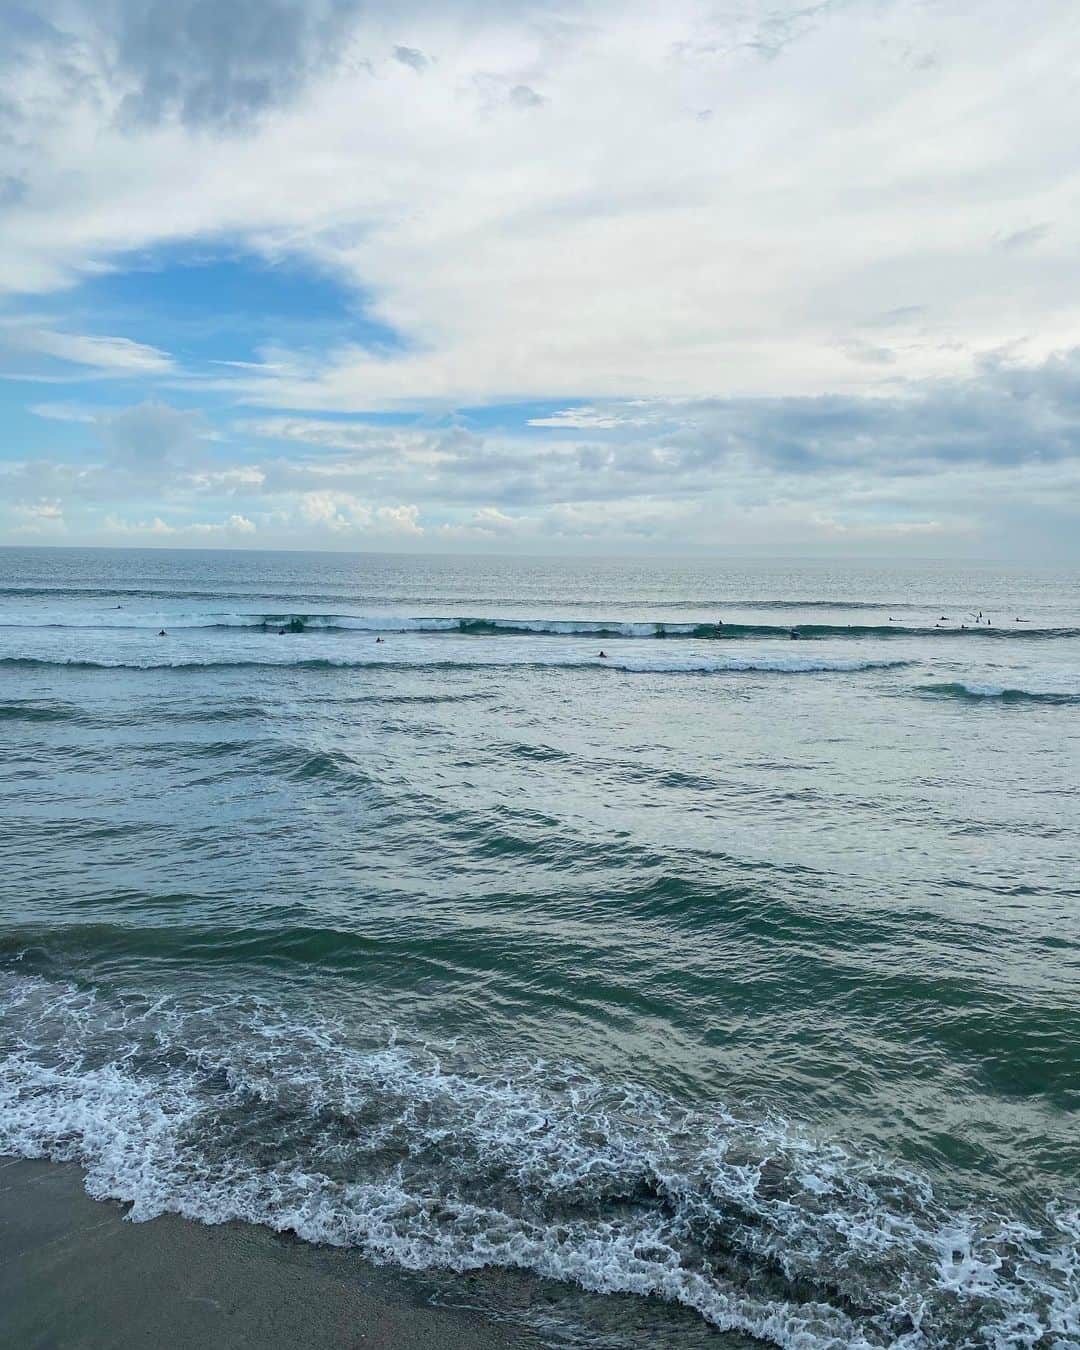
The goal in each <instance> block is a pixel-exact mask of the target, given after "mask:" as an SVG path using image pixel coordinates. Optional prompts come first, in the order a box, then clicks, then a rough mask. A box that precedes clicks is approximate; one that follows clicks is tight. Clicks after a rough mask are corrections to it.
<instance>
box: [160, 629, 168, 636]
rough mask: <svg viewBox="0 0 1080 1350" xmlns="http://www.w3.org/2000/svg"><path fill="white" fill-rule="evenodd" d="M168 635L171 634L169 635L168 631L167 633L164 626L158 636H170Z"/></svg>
mask: <svg viewBox="0 0 1080 1350" xmlns="http://www.w3.org/2000/svg"><path fill="white" fill-rule="evenodd" d="M168 636H169V635H168V633H166V631H165V629H164V628H163V629H162V630H161V632H160V633H159V634H158V637H168Z"/></svg>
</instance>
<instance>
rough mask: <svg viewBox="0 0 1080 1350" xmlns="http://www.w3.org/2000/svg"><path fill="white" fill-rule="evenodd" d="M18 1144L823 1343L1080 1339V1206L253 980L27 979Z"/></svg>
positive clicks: (289, 1227) (475, 1265) (430, 1261)
mask: <svg viewBox="0 0 1080 1350" xmlns="http://www.w3.org/2000/svg"><path fill="white" fill-rule="evenodd" d="M0 989H2V992H3V995H4V999H3V1001H4V1005H5V1021H4V1028H5V1029H4V1039H3V1042H2V1044H0V1055H2V1058H0V1064H2V1073H0V1151H3V1152H7V1153H9V1154H17V1155H21V1156H25V1157H45V1158H51V1159H54V1160H68V1161H74V1162H77V1163H79V1164H80V1165H81V1166H82V1167H83V1168H85V1170H86V1187H87V1190H88V1191H89V1192H90V1194H91V1195H93V1196H96V1197H98V1198H106V1197H111V1198H114V1199H117V1200H121V1201H124V1202H126V1203H128V1204H130V1205H131V1212H130V1217H131V1218H132V1219H133V1220H135V1221H142V1220H146V1219H151V1218H153V1217H155V1216H156V1215H159V1214H162V1213H167V1212H173V1213H177V1214H181V1215H184V1216H186V1217H187V1218H189V1219H193V1220H198V1221H201V1222H204V1223H211V1224H214V1223H224V1222H228V1221H230V1220H246V1221H249V1222H253V1223H260V1224H265V1225H268V1226H270V1227H271V1228H273V1229H276V1230H278V1231H287V1232H292V1233H295V1234H296V1235H298V1236H299V1237H300V1238H302V1239H305V1240H307V1241H310V1242H320V1243H330V1244H333V1245H336V1246H342V1247H353V1248H356V1249H358V1250H359V1251H361V1252H362V1253H364V1254H365V1255H366V1256H367V1257H369V1258H371V1259H373V1260H375V1261H379V1262H384V1263H395V1264H398V1265H401V1266H405V1267H408V1268H412V1269H430V1268H441V1269H449V1270H453V1271H469V1270H475V1269H479V1268H481V1267H484V1266H502V1267H509V1268H517V1269H521V1270H525V1271H530V1272H534V1273H536V1274H538V1275H541V1276H545V1277H548V1278H551V1279H554V1280H560V1281H564V1282H568V1283H574V1284H577V1285H579V1286H581V1287H582V1288H584V1289H586V1290H590V1291H593V1292H595V1293H598V1294H607V1293H625V1294H636V1295H640V1296H643V1297H653V1298H658V1299H662V1300H665V1301H668V1302H671V1303H675V1304H681V1305H684V1306H685V1307H687V1308H690V1309H692V1310H694V1311H696V1312H697V1313H698V1314H700V1316H701V1317H702V1318H704V1319H705V1320H706V1321H707V1322H708V1323H710V1324H711V1325H713V1326H714V1327H716V1328H719V1329H723V1330H733V1331H739V1332H743V1333H746V1334H748V1335H750V1336H754V1337H757V1338H759V1339H761V1340H763V1341H766V1342H768V1343H770V1344H773V1345H777V1346H784V1347H791V1348H792V1350H795V1348H796V1347H798V1350H825V1348H826V1347H828V1348H829V1350H836V1348H837V1347H840V1346H845V1347H862V1348H863V1350H870V1348H871V1347H894V1348H899V1347H903V1348H904V1350H935V1348H937V1347H941V1348H942V1350H944V1347H949V1346H955V1345H967V1346H988V1347H998V1348H999V1350H1005V1347H1013V1346H1017V1345H1028V1346H1035V1345H1037V1344H1038V1345H1046V1346H1048V1347H1050V1346H1058V1347H1064V1346H1065V1345H1067V1344H1075V1338H1076V1336H1077V1335H1080V1256H1078V1247H1077V1243H1078V1239H1080V1214H1078V1213H1077V1212H1076V1210H1075V1209H1073V1208H1071V1207H1070V1206H1069V1205H1067V1204H1066V1203H1064V1202H1060V1203H1059V1202H1055V1203H1051V1204H1050V1205H1049V1207H1048V1208H1047V1209H1046V1210H1045V1212H1044V1213H1042V1214H1041V1215H1038V1216H1034V1217H1032V1216H1023V1217H1022V1216H1018V1215H1012V1216H1003V1215H1000V1214H995V1213H989V1212H985V1211H983V1210H979V1209H978V1208H975V1207H971V1206H968V1205H966V1204H964V1203H963V1202H961V1201H959V1200H956V1199H953V1200H949V1199H945V1198H943V1197H941V1196H939V1195H938V1194H937V1193H936V1192H935V1189H934V1187H933V1186H932V1185H931V1183H930V1182H929V1180H928V1179H927V1178H925V1177H923V1176H920V1175H918V1174H916V1173H914V1172H912V1171H910V1170H908V1169H906V1168H904V1167H902V1166H899V1165H897V1164H895V1163H892V1162H890V1161H888V1160H887V1159H883V1158H880V1157H877V1156H873V1155H870V1154H868V1153H860V1151H859V1150H858V1149H853V1148H847V1147H843V1146H841V1145H839V1144H835V1143H829V1142H822V1141H820V1140H817V1139H814V1138H812V1137H810V1136H809V1135H808V1134H807V1133H805V1132H803V1131H799V1130H797V1129H793V1128H791V1127H790V1126H789V1125H788V1124H786V1123H785V1122H783V1121H781V1120H778V1119H753V1118H747V1117H745V1116H744V1115H741V1114H739V1113H738V1112H733V1111H730V1110H728V1109H727V1108H725V1107H724V1106H722V1105H720V1104H718V1103H713V1104H681V1103H678V1102H676V1101H674V1100H673V1099H671V1098H669V1097H666V1096H665V1095H663V1094H661V1093H658V1092H655V1091H651V1090H649V1089H646V1088H644V1087H642V1086H639V1085H636V1084H634V1083H630V1082H621V1083H605V1082H603V1081H601V1080H599V1079H597V1078H596V1077H595V1076H593V1075H590V1074H589V1073H586V1072H584V1071H583V1070H581V1069H579V1068H576V1067H575V1066H574V1065H572V1064H567V1063H550V1062H523V1061H518V1062H505V1061H503V1062H495V1061H493V1060H492V1059H490V1057H489V1056H488V1055H487V1054H486V1053H485V1052H484V1049H483V1047H467V1048H464V1049H462V1048H460V1047H458V1048H453V1047H443V1048H441V1049H439V1050H433V1049H432V1048H430V1047H429V1046H424V1045H421V1044H418V1043H413V1042H411V1041H409V1040H408V1039H407V1038H404V1037H395V1036H393V1035H390V1036H381V1037H380V1036H369V1037H367V1038H366V1039H365V1040H363V1041H362V1042H358V1041H357V1039H356V1033H355V1031H352V1030H350V1029H349V1028H348V1027H345V1026H343V1025H339V1024H337V1023H335V1021H334V1020H333V1019H332V1018H329V1017H327V1016H325V1015H323V1014H320V1013H317V1012H314V1011H307V1010H305V1011H304V1013H303V1015H302V1016H298V1015H297V1014H296V1013H294V1014H292V1015H286V1014H285V1013H283V1012H282V1010H281V1009H279V1008H277V1007H275V1006H274V1005H271V1004H269V1003H267V1002H266V1001H264V1000H259V999H257V998H255V997H253V996H248V997H237V998H235V999H233V1000H231V1001H228V1002H225V1003H221V1002H218V1003H209V1002H201V1003H200V1002H198V1001H193V1000H192V999H191V998H190V996H189V997H185V998H183V999H169V998H160V999H157V1000H156V1001H153V1002H151V1001H150V1000H147V999H143V998H134V997H130V996H129V997H127V998H124V997H122V996H119V995H105V994H102V993H99V992H95V991H93V990H88V989H86V988H80V987H77V986H75V985H73V984H68V983H63V982H57V981H54V980H51V979H46V978H42V977H40V976H38V975H36V974H29V975H26V974H21V973H7V974H3V975H0Z"/></svg>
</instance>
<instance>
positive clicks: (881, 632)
mask: <svg viewBox="0 0 1080 1350" xmlns="http://www.w3.org/2000/svg"><path fill="white" fill-rule="evenodd" d="M0 626H3V627H9V628H19V629H23V628H79V629H83V628H100V627H104V628H109V629H121V630H146V629H153V628H158V627H161V626H166V627H169V628H175V629H178V630H179V629H182V630H185V631H186V630H191V629H252V630H259V631H266V632H272V631H277V630H282V629H284V630H285V631H286V632H288V633H305V632H321V633H348V632H359V633H458V634H463V635H466V636H474V637H499V636H515V637H528V636H543V637H588V638H599V639H603V640H607V641H615V640H618V639H620V638H635V639H665V638H683V639H693V640H696V641H727V640H738V639H747V638H788V637H789V636H790V634H791V633H792V632H797V633H798V634H799V636H800V638H803V639H805V640H808V641H814V640H815V639H830V638H845V639H850V638H874V639H880V638H897V637H901V638H902V637H908V638H910V637H918V638H926V637H933V638H943V639H945V638H954V639H956V638H964V639H967V638H973V639H992V640H996V641H1000V640H1005V639H1012V638H1020V639H1027V640H1031V639H1036V640H1049V639H1055V638H1076V637H1080V628H1033V627H1030V626H1024V627H1016V626H1012V627H1005V626H1002V627H993V626H977V627H968V628H961V627H959V626H958V625H954V626H953V627H950V628H940V627H936V626H934V625H930V624H927V625H921V626H919V625H916V626H912V625H909V624H807V623H799V624H796V625H794V626H792V625H791V624H763V623H749V624H748V623H726V622H725V623H723V624H716V623H697V622H695V623H682V622H677V621H654V620H648V621H630V620H627V621H622V620H618V619H582V618H572V619H557V618H535V619H515V618H498V617H491V616H476V617H473V616H447V617H439V616H420V617H408V616H403V615H396V614H369V615H360V614H334V613H306V612H297V611H292V610H281V611H275V612H260V613H220V612H219V613H213V612H210V613H206V612H200V613H196V614H175V613H173V614H166V613H157V614H150V615H143V616H131V615H120V616H119V617H118V616H116V615H115V614H113V613H112V612H110V613H108V614H101V615H95V616H93V621H92V622H90V621H88V620H86V619H84V621H83V622H80V623H70V622H63V621H59V620H50V619H49V616H47V615H46V616H37V617H35V619H34V620H33V622H21V621H18V620H16V621H14V622H12V621H11V617H10V616H8V619H7V621H6V622H5V623H4V624H2V625H0Z"/></svg>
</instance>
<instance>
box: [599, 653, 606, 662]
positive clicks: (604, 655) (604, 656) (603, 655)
mask: <svg viewBox="0 0 1080 1350" xmlns="http://www.w3.org/2000/svg"><path fill="white" fill-rule="evenodd" d="M600 655H601V656H602V657H603V658H604V660H605V661H606V660H607V652H601V653H600Z"/></svg>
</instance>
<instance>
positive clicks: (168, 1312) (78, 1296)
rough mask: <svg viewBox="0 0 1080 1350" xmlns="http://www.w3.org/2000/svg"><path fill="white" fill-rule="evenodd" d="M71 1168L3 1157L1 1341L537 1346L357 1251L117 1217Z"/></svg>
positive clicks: (339, 1348)
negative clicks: (428, 1294)
mask: <svg viewBox="0 0 1080 1350" xmlns="http://www.w3.org/2000/svg"><path fill="white" fill-rule="evenodd" d="M124 1213H125V1206H123V1205H120V1204H117V1203H115V1202H111V1201H106V1202H99V1201H96V1200H92V1199H90V1197H89V1196H88V1195H87V1194H86V1192H85V1191H84V1190H83V1187H82V1176H81V1173H80V1171H79V1169H78V1168H77V1167H75V1166H74V1165H68V1164H55V1163H49V1162H38V1161H26V1160H24V1159H13V1158H3V1159H0V1308H2V1309H3V1323H4V1327H3V1330H2V1332H0V1343H2V1344H3V1345H5V1346H12V1347H14V1346H18V1347H20V1350H45V1348H46V1347H48V1348H49V1350H129V1347H130V1348H131V1350H134V1347H136V1346H137V1347H139V1348H140V1350H147V1348H148V1347H155V1346H169V1347H170V1350H215V1347H222V1348H223V1350H249V1347H250V1350H277V1348H278V1347H280V1350H330V1347H334V1350H346V1348H347V1350H351V1348H352V1347H365V1350H372V1348H374V1350H378V1348H379V1347H385V1348H386V1350H457V1348H458V1347H461V1348H462V1350H464V1347H466V1346H467V1347H469V1350H495V1348H496V1347H511V1346H512V1347H528V1346H538V1345H539V1344H540V1342H539V1341H537V1340H534V1339H533V1338H531V1337H529V1336H527V1335H525V1334H524V1333H522V1332H520V1331H518V1330H516V1329H514V1328H511V1327H506V1326H503V1325H500V1324H497V1323H495V1322H493V1321H490V1320H486V1319H484V1318H482V1317H480V1316H478V1315H474V1314H471V1313H469V1312H465V1311H460V1310H458V1309H455V1308H444V1307H432V1306H425V1305H424V1304H423V1303H422V1302H421V1300H420V1298H419V1297H418V1295H417V1293H416V1291H414V1290H412V1289H410V1287H409V1277H408V1276H407V1275H403V1274H401V1273H399V1272H395V1271H392V1270H384V1269H381V1268H377V1267H372V1266H370V1265H368V1264H367V1263H365V1262H364V1261H363V1260H362V1259H361V1258H360V1257H359V1256H357V1254H356V1253H355V1252H348V1251H339V1250H337V1249H334V1248H321V1247H314V1246H311V1245H309V1244H307V1243H303V1242H300V1241H298V1240H295V1239H290V1238H288V1237H282V1236H281V1235H279V1234H276V1233H272V1232H271V1231H270V1230H268V1229H264V1228H257V1227H254V1226H252V1225H249V1224H241V1223H230V1224H222V1225H219V1226H216V1227H208V1226H205V1225H203V1224H198V1223H191V1222H189V1221H188V1220H186V1219H181V1218H179V1217H177V1216H176V1215H172V1214H170V1215H164V1216H163V1217H161V1218H159V1219H154V1220H151V1221H150V1222H149V1223H141V1224H132V1223H127V1222H125V1220H124Z"/></svg>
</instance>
